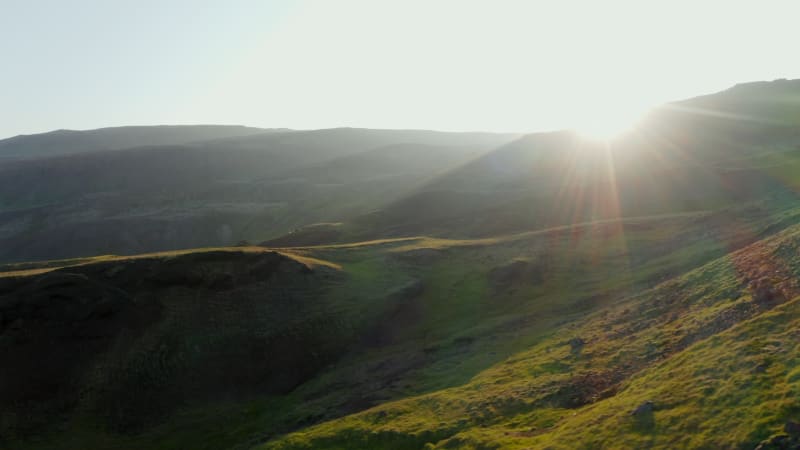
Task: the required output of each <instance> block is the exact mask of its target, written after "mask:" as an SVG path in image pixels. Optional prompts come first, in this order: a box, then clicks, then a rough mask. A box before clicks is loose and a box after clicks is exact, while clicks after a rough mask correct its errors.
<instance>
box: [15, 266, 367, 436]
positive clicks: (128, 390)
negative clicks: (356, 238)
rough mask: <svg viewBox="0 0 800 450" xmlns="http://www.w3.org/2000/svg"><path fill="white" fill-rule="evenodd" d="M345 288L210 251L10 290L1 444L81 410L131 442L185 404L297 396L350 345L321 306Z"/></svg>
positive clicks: (323, 277) (324, 273)
mask: <svg viewBox="0 0 800 450" xmlns="http://www.w3.org/2000/svg"><path fill="white" fill-rule="evenodd" d="M340 276H341V275H340V274H339V273H337V272H335V271H333V269H327V268H324V267H323V268H315V269H313V270H312V269H310V268H308V267H307V266H305V265H303V264H301V263H299V262H297V261H295V260H293V259H290V258H288V257H286V256H284V255H281V254H278V253H274V252H265V253H239V252H204V253H195V254H188V255H182V256H175V257H169V258H141V259H129V260H125V261H115V262H104V263H94V264H90V265H86V266H78V267H71V268H65V269H61V270H57V271H54V272H50V273H45V274H42V275H37V276H29V277H22V278H0V361H3V370H2V371H0V410H2V411H3V413H4V421H3V423H2V429H0V435H5V436H14V435H26V434H29V433H34V432H35V433H37V434H38V433H41V432H42V430H43V429H44V428H45V427H47V426H52V425H56V424H57V423H58V422H59V420H60V419H61V418H65V417H66V416H67V415H68V414H69V413H70V411H72V410H74V409H75V408H76V407H79V406H80V407H81V408H82V409H83V410H86V411H90V412H91V413H92V414H93V415H95V416H96V417H97V418H98V420H100V421H101V422H105V423H106V425H107V426H108V427H110V428H112V429H115V430H117V431H122V432H134V431H137V430H141V429H143V428H146V427H147V426H149V425H152V424H155V423H158V422H159V421H161V420H163V419H164V417H165V416H167V415H169V414H170V413H171V412H172V411H173V410H174V409H175V408H178V407H181V406H183V405H190V404H193V403H195V402H203V401H210V400H214V399H219V398H233V397H236V396H239V395H248V394H252V393H259V394H262V395H269V394H272V393H274V394H279V393H285V392H288V391H289V390H291V389H293V388H294V387H296V386H297V385H298V384H300V383H302V382H303V381H305V380H307V379H309V378H310V377H312V376H313V375H314V374H315V373H316V372H317V371H318V370H320V369H321V368H322V367H324V366H325V365H327V364H329V363H330V362H331V361H333V360H334V359H336V358H337V357H338V356H339V355H340V354H341V353H342V352H343V349H344V348H345V347H346V344H347V342H349V340H350V339H352V331H351V329H350V326H349V325H348V324H347V323H346V322H344V321H343V320H340V319H338V318H337V316H336V315H335V314H330V313H329V312H328V311H326V310H325V307H324V305H322V304H320V302H318V301H317V300H318V299H319V298H320V297H321V293H322V292H323V291H324V290H325V289H326V286H328V285H330V284H331V283H336V282H337V280H338V277H340ZM301 319H302V320H301Z"/></svg>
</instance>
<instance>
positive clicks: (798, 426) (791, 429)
mask: <svg viewBox="0 0 800 450" xmlns="http://www.w3.org/2000/svg"><path fill="white" fill-rule="evenodd" d="M783 431H784V432H786V434H788V435H789V436H793V437H800V423H798V422H795V421H793V420H787V421H786V424H785V425H784V426H783Z"/></svg>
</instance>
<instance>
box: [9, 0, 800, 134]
mask: <svg viewBox="0 0 800 450" xmlns="http://www.w3.org/2000/svg"><path fill="white" fill-rule="evenodd" d="M798 17H800V2H799V1H797V0H792V1H777V0H775V1H770V0H763V1H736V0H727V1H711V0H708V1H704V0H692V1H681V0H671V1H646V0H638V1H622V0H619V1H616V0H606V1H593V0H587V1H574V0H553V1H535V0H529V1H513V0H491V1H490V0H485V1H470V0H452V1H450V0H396V1H395V0H336V1H332V0H297V1H280V0H276V1H269V0H260V1H259V0H225V1H204V0H193V1H182V0H175V1H170V0H158V1H156V0H135V1H133V0H132V1H120V0H70V1H63V0H50V1H47V0H0V57H1V58H2V64H0V138H3V137H9V136H13V135H17V134H30V133H38V132H44V131H50V130H54V129H62V128H66V129H92V128H99V127H106V126H121V125H150V124H198V123H203V124H211V123H214V124H242V125H250V126H259V127H267V128H272V127H288V128H295V129H313V128H332V127H340V126H348V127H365V128H419V129H437V130H452V131H466V130H485V131H513V132H530V131H542V130H550V129H561V128H580V127H586V128H591V127H593V126H599V125H616V124H622V123H625V122H628V121H630V120H633V119H634V118H635V117H636V116H637V115H639V114H641V113H643V112H645V111H646V110H647V108H649V107H651V106H655V105H657V104H660V103H663V102H666V101H670V100H679V99H682V98H687V97H692V96H696V95H701V94H706V93H711V92H716V91H720V90H723V89H726V88H728V87H730V86H732V85H734V84H736V83H739V82H746V81H755V80H772V79H776V78H800V58H797V45H798V44H800V27H798V26H797V18H798Z"/></svg>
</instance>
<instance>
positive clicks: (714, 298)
mask: <svg viewBox="0 0 800 450" xmlns="http://www.w3.org/2000/svg"><path fill="white" fill-rule="evenodd" d="M799 247H800V228H798V227H792V228H790V229H788V230H786V231H785V232H782V233H780V234H778V235H777V236H774V237H772V238H769V239H766V240H763V241H759V242H757V243H755V244H752V245H750V246H748V247H745V248H744V249H742V250H739V251H737V252H734V253H732V254H729V255H726V256H724V257H722V258H719V259H717V260H714V261H712V262H710V263H708V264H706V265H703V266H701V267H699V268H697V269H695V270H692V271H689V272H688V273H686V274H684V275H681V276H679V277H676V278H673V279H670V280H668V281H666V282H663V283H660V284H658V285H656V286H654V287H653V288H650V289H646V290H644V291H643V292H641V293H639V294H636V295H633V296H631V297H628V298H626V299H620V300H617V301H613V300H612V301H607V302H606V303H605V305H604V308H602V310H601V311H598V312H595V313H592V314H589V315H588V317H586V318H580V319H577V320H575V321H574V322H569V321H566V320H565V321H564V322H562V324H560V326H558V327H553V328H551V331H550V332H545V333H543V334H542V335H541V336H540V338H539V339H536V340H535V342H532V343H531V344H532V345H531V346H530V347H529V348H527V349H525V350H523V351H519V352H511V353H512V354H511V355H508V356H506V357H504V358H502V359H501V360H500V361H498V362H497V363H496V364H494V365H492V366H491V367H489V368H487V369H485V370H481V371H479V372H478V373H477V374H475V375H474V376H471V377H470V378H469V379H468V380H465V381H466V382H465V383H464V384H463V385H459V386H456V387H451V388H448V389H443V390H440V391H436V392H433V393H429V394H425V395H421V396H414V397H409V398H406V399H403V400H399V401H395V402H388V403H384V404H382V405H380V406H377V407H374V408H372V409H370V410H368V411H365V412H363V413H360V414H356V415H352V416H349V417H346V418H343V419H339V420H333V421H329V422H326V423H324V424H321V425H318V426H315V427H311V428H309V429H307V430H304V431H301V432H298V433H294V434H291V435H288V436H286V437H282V438H279V439H276V440H274V441H271V442H269V443H267V444H265V445H263V446H262V447H260V448H264V449H300V448H303V449H308V448H326V449H331V448H342V449H344V448H347V449H353V448H365V449H366V448H371V449H377V448H390V449H405V448H408V449H411V448H473V449H496V448H519V449H524V448H553V449H560V448H564V449H567V448H587V449H588V448H754V447H755V446H756V445H758V444H759V443H760V442H762V441H772V442H778V441H779V440H780V439H781V438H779V437H777V436H780V435H783V434H785V433H784V431H783V430H784V425H785V423H787V421H796V420H797V419H798V414H800V403H798V401H797V392H796V391H797V389H798V388H800V385H798V378H797V376H796V372H797V366H798V362H800V359H798V358H800V357H799V356H798V355H800V354H799V353H798V352H799V351H800V348H799V347H798V346H797V342H796V336H795V334H796V327H797V325H798V312H800V310H798V308H799V307H800V298H798V295H799V294H800V284H798V282H797V279H798V275H800V272H799V271H800V260H798V257H797V255H798V253H797V250H798V248H799ZM577 278H581V277H577ZM540 331H543V330H540ZM789 428H790V433H792V434H793V436H794V437H793V439H797V435H796V434H794V433H797V431H796V430H794V429H791V427H789ZM765 448H772V447H765ZM775 448H784V447H775Z"/></svg>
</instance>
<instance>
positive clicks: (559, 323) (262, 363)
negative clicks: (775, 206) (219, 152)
mask: <svg viewBox="0 0 800 450" xmlns="http://www.w3.org/2000/svg"><path fill="white" fill-rule="evenodd" d="M798 221H800V213H798V212H797V211H796V210H791V211H787V212H785V213H783V214H778V215H775V214H773V213H772V212H771V211H770V210H768V209H760V208H759V207H758V205H745V206H742V207H740V208H739V209H729V210H724V211H720V212H714V213H712V212H701V213H692V214H681V215H675V216H657V217H643V218H638V219H628V220H625V221H617V220H610V221H597V222H593V223H587V224H583V225H578V226H568V227H556V228H552V229H546V230H533V231H529V232H524V233H518V234H510V235H501V236H495V237H492V238H484V239H467V240H449V239H441V238H426V237H416V238H400V239H386V240H378V241H373V242H364V243H356V244H345V245H322V246H316V247H308V248H296V249H286V250H283V251H284V252H287V254H288V255H289V256H288V257H281V256H279V255H276V254H274V253H272V252H270V251H268V250H264V249H258V248H243V249H229V250H226V251H220V250H207V251H200V252H182V253H177V254H156V255H143V256H142V257H137V258H129V257H114V256H105V257H100V258H97V259H89V260H73V261H64V262H50V263H39V264H36V263H30V264H22V265H11V266H6V267H4V270H6V271H13V272H14V273H10V274H9V276H6V277H5V278H0V283H2V294H0V295H2V301H0V305H3V306H2V311H1V312H2V317H3V320H2V325H0V327H1V329H2V336H3V337H4V339H3V341H0V344H1V345H2V346H0V351H2V352H3V355H4V356H3V358H4V360H7V361H16V363H15V365H14V366H15V367H18V368H19V369H18V370H16V371H13V372H4V373H3V374H2V375H0V379H2V381H3V383H2V385H3V386H7V387H8V389H12V390H13V391H14V392H17V394H16V397H14V398H13V399H12V398H10V397H9V396H8V395H6V394H4V395H2V396H0V399H5V400H6V401H7V402H9V401H10V403H6V406H5V407H4V411H5V413H4V415H3V421H2V426H3V430H4V431H3V433H2V435H3V436H7V437H6V438H5V442H4V444H5V445H4V447H6V448H43V449H44V448H48V449H59V448H61V449H67V448H77V447H85V446H91V447H92V448H115V449H116V448H131V449H133V448H143V447H146V448H165V449H167V448H174V449H178V448H187V447H191V448H209V449H211V448H249V447H250V446H253V445H256V444H257V443H259V442H263V441H268V443H266V444H264V445H266V446H267V447H268V448H337V446H338V448H359V447H358V446H359V445H361V447H363V448H384V447H385V448H409V449H410V448H421V447H422V446H423V445H425V444H426V443H428V442H430V443H432V444H436V445H442V446H445V445H450V446H451V447H464V446H468V445H473V446H474V447H475V448H495V447H496V445H499V444H497V443H503V445H507V443H508V442H516V441H515V439H517V440H519V442H523V444H521V445H527V446H530V445H531V444H530V443H531V442H539V441H533V440H531V439H533V438H534V437H535V439H545V435H546V434H545V432H546V433H547V436H549V437H547V439H550V440H552V442H554V443H557V442H559V441H558V439H559V438H558V437H557V436H555V434H554V433H556V431H557V430H558V429H560V428H559V427H561V426H566V423H567V422H565V419H564V417H566V416H569V417H572V416H571V414H572V413H573V412H579V411H584V409H583V408H588V407H591V406H592V405H594V404H595V403H596V402H597V401H599V400H600V399H606V398H608V399H609V400H610V399H611V398H615V397H613V396H612V393H617V392H619V393H622V392H623V391H624V386H626V383H628V382H630V381H631V380H634V379H635V378H634V377H636V376H638V374H640V373H644V371H645V370H649V368H650V367H655V366H653V364H655V363H656V362H658V361H662V360H666V359H668V358H671V357H673V356H675V357H677V356H678V355H682V354H684V353H682V352H683V351H688V349H689V348H691V345H692V344H693V343H695V342H700V341H702V340H703V339H704V338H706V337H707V336H708V335H704V333H706V332H707V330H712V331H714V332H716V331H721V330H723V329H725V328H727V327H728V326H729V325H730V326H732V325H733V324H734V322H738V321H740V320H745V319H748V318H754V317H756V316H758V315H759V314H760V313H761V312H762V311H766V310H767V309H768V307H767V306H763V307H762V306H757V307H756V306H754V307H753V308H749V309H747V308H745V309H743V311H744V312H743V313H741V314H740V315H737V316H735V317H734V318H733V319H729V320H728V321H725V319H719V318H718V316H719V315H720V314H723V315H722V316H721V317H728V316H729V315H730V314H731V313H728V312H725V313H722V311H727V309H725V308H727V307H728V306H731V307H734V306H732V305H734V304H733V303H732V304H730V305H729V304H728V303H726V302H728V301H729V297H730V298H731V299H736V300H737V301H740V302H747V301H750V300H747V299H746V298H745V297H746V291H747V287H746V286H747V282H744V281H742V282H734V281H728V280H729V278H730V277H731V276H732V275H731V269H730V268H731V263H730V262H729V261H731V258H734V259H735V260H736V261H738V260H739V259H741V260H742V261H745V260H746V258H745V256H741V257H739V256H731V257H727V258H723V259H719V260H717V261H715V262H712V263H710V265H708V266H705V267H702V268H700V269H697V270H695V271H694V272H690V273H689V274H688V275H682V276H681V275H680V274H683V273H684V272H686V271H687V270H689V269H691V268H694V267H699V266H702V265H703V264H705V263H707V262H708V261H712V260H714V259H715V258H720V257H723V256H724V255H726V254H728V253H729V252H730V251H732V250H735V249H737V248H740V247H742V246H744V245H746V244H748V243H751V242H757V241H758V240H759V239H762V238H764V237H766V236H769V235H771V234H772V233H775V232H776V231H778V230H780V229H783V228H785V227H787V226H790V225H791V224H793V223H797V222H798ZM795 235H796V231H795V230H794V229H792V230H790V231H788V232H784V234H782V235H779V237H777V238H773V239H772V240H770V241H765V242H764V243H761V244H758V245H759V246H757V247H753V248H758V249H767V250H768V249H772V248H773V247H775V246H776V245H777V246H779V245H778V244H772V243H780V242H784V241H786V240H787V239H789V238H792V239H793V238H794V236H795ZM767 250H763V252H764V255H761V254H759V255H758V258H765V257H767V256H769V255H771V253H768V252H767ZM740 254H741V255H751V254H752V255H755V254H756V253H755V251H754V250H752V249H749V250H748V249H746V250H743V251H742V253H740ZM734 255H739V254H734ZM753 257H754V258H755V256H753ZM736 258H738V259H736ZM759 260H760V259H759ZM293 261H298V262H293ZM264 264H267V265H266V266H264ZM270 264H277V266H275V265H270ZM741 264H743V265H744V264H751V265H753V266H755V267H760V265H759V263H756V262H752V263H745V262H742V263H741ZM59 267H60V268H59ZM258 267H265V269H264V270H267V272H263V274H261V272H258V270H261V269H258ZM267 267H272V269H268V268H267ZM276 267H277V269H276ZM270 270H272V271H273V272H269V271H270ZM275 270H277V272H274V271H275ZM269 273H273V275H270V274H269ZM676 276H678V278H674V277H676ZM781 276H785V275H781ZM743 277H744V275H743ZM747 277H752V276H751V275H747ZM748 279H749V278H748ZM664 280H670V281H666V282H665V281H664ZM75 283H77V284H75ZM742 283H744V284H742ZM743 286H744V287H743ZM784 288H785V289H787V291H786V292H787V294H786V296H789V295H790V293H789V290H788V289H789V288H791V289H793V287H792V286H783V287H782V288H781V289H784ZM648 289H649V290H648ZM735 289H740V290H742V292H743V293H742V294H741V295H739V294H736V292H738V291H735ZM641 292H644V293H641ZM781 292H782V291H781ZM667 294H669V295H671V296H673V297H675V298H674V299H671V300H670V302H668V303H665V304H664V305H661V303H659V302H656V305H657V306H658V307H657V308H656V307H655V306H654V304H653V300H652V299H654V298H660V297H659V296H663V295H667ZM781 295H784V294H781ZM731 296H732V297H731ZM740 297H741V298H740ZM700 298H703V299H706V300H703V301H700V300H698V299H700ZM776 298H777V297H776ZM781 298H782V297H781ZM56 299H58V300H57V301H58V304H59V305H62V306H59V308H61V309H59V311H65V312H66V314H67V316H65V317H67V318H69V317H72V316H73V315H74V316H75V317H81V318H80V319H78V321H77V322H75V321H74V320H75V319H66V318H62V315H61V314H56V315H55V316H53V315H49V314H48V313H47V312H46V311H48V310H49V309H50V307H52V306H50V307H45V306H43V305H47V304H48V302H49V303H52V302H53V301H56ZM80 299H89V300H90V301H89V308H90V309H89V310H86V309H85V308H86V307H87V306H80V305H85V302H86V301H87V300H80ZM109 301H111V302H112V304H115V305H116V304H119V305H120V306H118V307H113V308H111V310H110V311H108V310H107V309H104V308H107V306H105V305H106V304H107V302H109ZM783 301H784V300H775V301H774V302H773V300H770V299H768V300H767V301H766V303H764V305H768V306H769V305H772V304H773V303H775V304H778V303H780V302H783ZM743 304H744V303H743ZM26 305H28V306H26ZM37 305H39V306H37ZM125 305H129V306H125ZM736 305H738V303H736ZM759 305H760V304H759ZM769 307H770V308H771V306H769ZM81 308H83V309H81ZM96 308H101V309H100V310H97V309H96ZM117 308H118V309H117ZM653 308H655V309H653ZM659 308H660V309H659ZM736 308H742V307H741V306H735V307H734V310H735V311H738V309H736ZM73 309H74V311H73ZM651 309H652V310H651ZM26 311H27V312H26ZM81 311H86V312H81ZM101 311H105V312H101ZM25 314H27V315H25ZM676 314H677V316H676ZM23 315H25V316H24V317H23ZM141 315H144V316H141ZM673 316H676V317H680V318H681V320H680V321H678V322H676V321H675V318H674V317H673ZM62 321H63V322H62ZM720 321H722V322H720ZM651 322H652V323H651ZM662 322H663V324H662ZM718 322H719V323H722V325H719V326H718V327H717V328H719V330H717V329H716V328H710V325H709V324H711V325H714V324H717V323H718ZM723 322H724V323H723ZM23 324H24V325H23ZM101 324H103V325H101ZM657 324H661V325H663V326H664V327H667V328H664V330H662V331H658V328H657V327H656V325H657ZM679 324H680V326H679ZM661 325H658V326H661ZM109 326H110V327H112V328H111V329H113V330H114V331H108V330H110V329H109V328H107V327H109ZM714 326H717V325H714ZM331 327H333V328H331ZM670 327H677V328H680V333H673V330H672V328H670ZM24 330H27V331H24ZM87 330H88V331H87ZM98 330H106V331H102V332H101V331H98ZM614 330H616V331H614ZM23 331H24V332H25V333H27V336H28V337H27V338H24V339H23V338H22V337H21V336H23V335H21V334H20V333H23ZM612 331H614V332H612ZM87 332H88V333H92V335H94V336H97V337H96V338H95V339H96V341H95V342H96V344H95V346H92V347H89V348H88V350H87V349H86V347H84V345H83V344H81V343H80V342H82V341H80V339H82V338H81V336H85V335H86V333H87ZM53 333H59V336H61V338H59V342H61V344H60V346H59V347H57V348H55V347H45V346H44V342H48V341H49V339H51V338H52V336H53ZM631 336H634V337H633V338H632V337H631ZM71 345H72V346H74V347H69V346H71ZM271 346H272V347H271ZM75 348H83V349H84V350H83V351H82V352H81V353H78V354H79V355H81V356H80V357H75V355H76V353H75V350H70V349H75ZM621 349H622V350H621ZM54 351H55V352H59V353H61V352H63V353H65V354H71V355H73V356H72V357H71V358H69V360H67V361H64V360H63V359H58V358H55V359H54V360H53V361H54V362H53V363H52V364H53V365H55V366H54V367H52V368H51V367H50V366H45V367H47V369H46V370H43V371H41V375H40V376H37V377H36V378H34V379H33V380H31V379H29V374H30V373H33V369H32V367H33V366H32V364H41V361H40V360H39V359H38V356H41V355H49V354H51V352H54ZM87 352H88V353H87ZM24 355H37V358H34V359H27V360H26V359H24ZM287 358H288V359H287ZM58 364H67V366H65V367H66V368H67V369H65V367H62V366H58ZM223 367H225V368H227V369H225V370H222V368H223ZM134 368H137V369H136V370H134ZM138 368H141V369H138ZM65 370H66V372H65ZM141 370H144V372H141ZM64 373H70V374H71V375H70V376H69V377H66V378H64V377H63V374H64ZM55 374H58V375H55ZM53 377H55V378H53ZM130 377H134V378H130ZM53 380H59V383H56V384H54V385H53V384H51V383H53ZM41 383H44V384H46V385H48V386H51V388H50V389H52V390H51V391H48V392H49V393H48V395H47V397H46V398H47V399H48V400H47V401H44V400H43V399H42V398H40V397H36V396H35V395H34V394H35V393H36V392H41V389H42V388H41V386H42V384H41ZM61 383H67V384H66V385H65V384H61ZM8 392H9V391H6V393H8ZM78 392H80V393H81V394H80V397H78V398H75V397H73V395H75V394H76V393H78ZM620 395H621V394H620ZM618 398H619V399H622V398H623V397H618ZM633 398H634V399H638V397H633ZM615 401H622V400H615ZM626 401H628V402H635V400H626ZM654 401H655V402H657V404H658V405H661V404H662V400H659V398H657V397H654ZM11 405H14V406H13V407H12V406H11ZM31 405H36V408H35V409H31ZM634 406H635V405H634ZM625 407H626V408H627V403H626V406H625ZM112 412H113V413H112ZM575 417H578V416H575ZM314 424H319V425H314ZM770 426H772V425H770ZM533 427H536V429H537V430H541V431H537V432H536V433H531V432H530V430H531V429H532V428H533ZM773 428H774V427H773ZM765 429H766V428H765ZM292 430H302V431H299V432H297V433H295V434H291V433H290V432H291V431H292ZM771 430H772V428H769V427H768V429H767V431H770V432H771ZM287 433H290V434H287ZM506 433H509V434H506ZM529 434H530V436H529ZM550 434H553V436H550ZM762 435H763V433H761V434H758V437H759V438H760V437H761V436H762ZM8 436H10V437H11V438H9V437H8ZM32 436H36V438H35V439H33V438H32ZM509 436H511V437H509ZM592 436H594V435H592ZM613 436H617V435H616V434H613ZM523 438H524V439H523ZM541 442H544V441H541ZM508 445H510V444H508ZM493 446H495V447H493ZM523 448H524V447H523ZM534 448H536V446H535V445H534Z"/></svg>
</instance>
